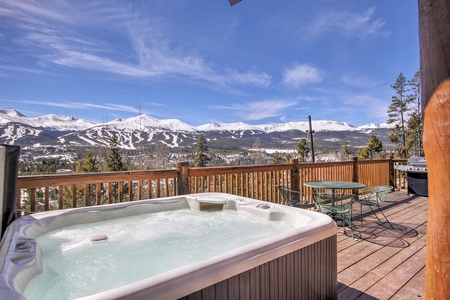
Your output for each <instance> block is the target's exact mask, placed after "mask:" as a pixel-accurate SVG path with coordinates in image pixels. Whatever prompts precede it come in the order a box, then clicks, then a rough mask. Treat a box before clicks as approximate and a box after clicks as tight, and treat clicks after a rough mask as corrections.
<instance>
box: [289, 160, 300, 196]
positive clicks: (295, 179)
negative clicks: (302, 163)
mask: <svg viewBox="0 0 450 300" xmlns="http://www.w3.org/2000/svg"><path fill="white" fill-rule="evenodd" d="M290 162H291V164H292V173H291V187H290V188H291V190H294V191H300V174H299V173H300V172H299V169H298V159H297V158H291V161H290Z"/></svg>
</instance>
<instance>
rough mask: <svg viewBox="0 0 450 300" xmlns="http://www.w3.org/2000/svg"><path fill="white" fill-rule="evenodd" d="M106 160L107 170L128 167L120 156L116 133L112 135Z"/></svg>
mask: <svg viewBox="0 0 450 300" xmlns="http://www.w3.org/2000/svg"><path fill="white" fill-rule="evenodd" d="M105 161H106V166H105V171H126V167H125V166H124V164H123V162H122V157H121V156H120V152H119V146H118V142H117V136H116V135H115V134H114V135H113V136H112V137H111V140H110V142H109V151H108V153H107V154H106V158H105Z"/></svg>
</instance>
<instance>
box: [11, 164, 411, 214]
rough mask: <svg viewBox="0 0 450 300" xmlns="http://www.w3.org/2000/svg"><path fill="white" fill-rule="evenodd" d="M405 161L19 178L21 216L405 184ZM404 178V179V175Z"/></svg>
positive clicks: (274, 198) (183, 167)
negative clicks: (203, 196)
mask: <svg viewBox="0 0 450 300" xmlns="http://www.w3.org/2000/svg"><path fill="white" fill-rule="evenodd" d="M405 163H406V159H392V158H391V159H381V160H361V161H360V160H358V159H357V158H354V159H352V160H351V161H343V162H325V163H299V162H298V160H297V159H293V160H291V162H290V163H288V164H277V165H256V166H221V167H204V168H191V167H189V165H188V163H187V162H180V163H178V164H177V167H176V169H171V170H152V171H120V172H103V173H77V174H56V175H36V176H19V178H18V184H17V186H18V190H17V209H18V216H21V215H23V214H30V213H35V212H41V211H48V210H57V209H65V208H75V207H82V206H91V205H102V204H110V203H118V202H124V201H135V200H142V199H152V198H159V197H169V196H176V195H183V194H192V193H204V192H222V193H229V194H234V195H239V196H244V197H249V198H254V199H259V200H264V201H268V202H273V203H282V202H283V200H282V196H281V194H280V193H279V190H278V189H277V186H279V185H281V186H285V187H287V188H289V189H292V190H300V191H303V192H304V197H305V199H307V200H308V201H310V203H312V190H311V189H310V188H306V187H304V186H303V184H304V182H305V181H312V180H337V181H353V182H360V183H363V184H365V185H366V186H376V185H393V186H396V187H397V188H404V187H405V182H404V175H402V174H401V173H400V172H397V170H395V169H394V165H396V164H405ZM402 176H403V177H402Z"/></svg>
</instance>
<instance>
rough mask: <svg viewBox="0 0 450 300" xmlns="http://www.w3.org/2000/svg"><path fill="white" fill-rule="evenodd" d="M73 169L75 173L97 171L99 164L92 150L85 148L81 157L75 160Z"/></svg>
mask: <svg viewBox="0 0 450 300" xmlns="http://www.w3.org/2000/svg"><path fill="white" fill-rule="evenodd" d="M75 171H76V172H77V173H86V172H98V171H99V165H98V162H97V159H96V158H95V157H94V154H93V153H92V151H90V150H87V151H86V152H85V153H84V157H83V159H81V160H79V161H77V162H76V165H75Z"/></svg>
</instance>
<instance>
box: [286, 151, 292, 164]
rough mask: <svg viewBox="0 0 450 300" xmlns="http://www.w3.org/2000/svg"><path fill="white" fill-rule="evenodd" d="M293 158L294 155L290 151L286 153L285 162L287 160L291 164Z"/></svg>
mask: <svg viewBox="0 0 450 300" xmlns="http://www.w3.org/2000/svg"><path fill="white" fill-rule="evenodd" d="M291 158H292V156H291V154H290V153H288V154H286V159H285V162H286V163H287V164H289V163H290V162H291Z"/></svg>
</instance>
